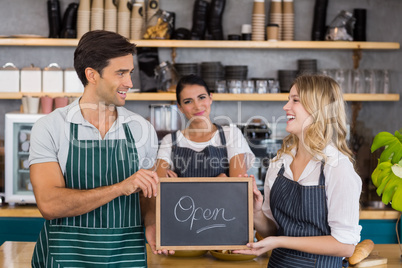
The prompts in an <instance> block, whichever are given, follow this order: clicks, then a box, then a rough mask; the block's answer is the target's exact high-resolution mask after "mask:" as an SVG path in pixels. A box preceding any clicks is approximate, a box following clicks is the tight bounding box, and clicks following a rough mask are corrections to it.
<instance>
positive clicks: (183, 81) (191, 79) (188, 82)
mask: <svg viewBox="0 0 402 268" xmlns="http://www.w3.org/2000/svg"><path fill="white" fill-rule="evenodd" d="M192 85H199V86H202V87H204V88H205V90H206V91H207V93H208V95H211V91H210V90H209V87H208V85H207V83H205V81H204V80H203V79H202V78H201V77H199V76H197V75H195V74H190V75H186V76H183V77H182V78H180V80H179V82H178V83H177V86H176V101H177V104H179V105H180V93H181V92H182V91H183V89H184V88H185V86H192Z"/></svg>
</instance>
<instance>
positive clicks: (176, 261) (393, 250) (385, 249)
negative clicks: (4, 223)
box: [0, 242, 402, 268]
mask: <svg viewBox="0 0 402 268" xmlns="http://www.w3.org/2000/svg"><path fill="white" fill-rule="evenodd" d="M34 246H35V243H34V242H5V243H4V244H3V245H2V246H1V247H0V267H13V268H28V267H31V266H30V265H31V257H32V252H33V249H34ZM147 251H148V267H149V268H162V267H168V268H172V267H174V268H187V267H250V268H253V267H256V268H259V267H261V268H262V267H264V268H265V267H267V263H268V258H267V257H262V256H260V257H257V258H255V259H254V260H251V261H238V262H232V261H221V260H217V259H215V258H214V257H213V256H212V255H211V254H210V253H207V254H206V255H204V256H202V257H194V258H178V257H173V256H168V257H167V256H159V255H154V254H152V253H151V252H150V250H149V247H148V246H147ZM372 254H374V255H378V256H381V257H385V258H387V259H388V264H385V265H377V266H373V267H377V268H397V267H399V268H400V267H402V262H401V258H400V255H401V253H400V250H399V248H398V245H397V244H378V245H375V248H374V250H373V252H372ZM264 256H266V255H265V254H264Z"/></svg>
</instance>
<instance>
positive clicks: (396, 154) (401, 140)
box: [371, 131, 402, 163]
mask: <svg viewBox="0 0 402 268" xmlns="http://www.w3.org/2000/svg"><path fill="white" fill-rule="evenodd" d="M383 146H385V149H384V151H383V152H382V153H381V156H380V162H384V161H387V160H389V159H392V160H391V162H392V163H398V162H399V161H400V160H401V158H402V134H401V133H400V132H398V131H395V136H394V135H392V134H391V133H389V132H380V133H378V134H377V135H376V136H375V137H374V141H373V144H372V145H371V152H374V151H375V150H377V149H379V148H381V147H383Z"/></svg>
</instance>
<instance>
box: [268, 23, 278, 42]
mask: <svg viewBox="0 0 402 268" xmlns="http://www.w3.org/2000/svg"><path fill="white" fill-rule="evenodd" d="M278 38H279V25H278V24H268V26H267V40H268V41H278Z"/></svg>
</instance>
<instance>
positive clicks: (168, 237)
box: [156, 177, 254, 250]
mask: <svg viewBox="0 0 402 268" xmlns="http://www.w3.org/2000/svg"><path fill="white" fill-rule="evenodd" d="M252 185H253V184H252V179H251V178H232V177H230V178H160V183H159V185H158V196H157V198H156V200H157V201H156V202H157V203H156V247H157V249H170V250H184V249H188V250H194V249H207V250H213V249H241V248H246V246H245V245H246V244H247V243H248V242H252V241H253V237H254V234H253V186H252Z"/></svg>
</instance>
